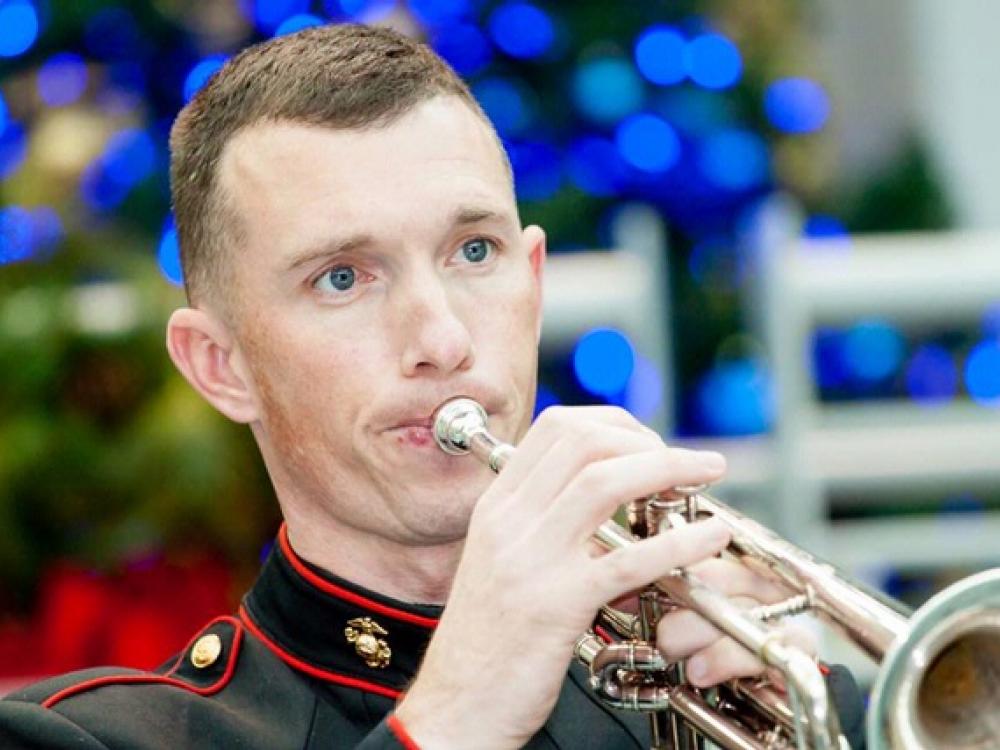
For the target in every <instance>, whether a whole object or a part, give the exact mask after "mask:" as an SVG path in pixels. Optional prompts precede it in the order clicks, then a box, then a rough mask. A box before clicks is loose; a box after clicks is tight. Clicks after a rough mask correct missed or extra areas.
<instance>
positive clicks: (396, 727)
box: [385, 714, 420, 750]
mask: <svg viewBox="0 0 1000 750" xmlns="http://www.w3.org/2000/svg"><path fill="white" fill-rule="evenodd" d="M385 723H386V724H387V725H388V726H389V731H390V732H392V733H393V734H394V735H396V739H397V740H399V744H400V745H402V746H403V747H405V748H406V750H420V745H418V744H417V743H416V742H414V741H413V738H412V737H411V736H410V733H409V732H407V731H406V727H404V726H403V722H401V721H400V720H399V717H398V716H396V714H389V718H388V719H386V721H385Z"/></svg>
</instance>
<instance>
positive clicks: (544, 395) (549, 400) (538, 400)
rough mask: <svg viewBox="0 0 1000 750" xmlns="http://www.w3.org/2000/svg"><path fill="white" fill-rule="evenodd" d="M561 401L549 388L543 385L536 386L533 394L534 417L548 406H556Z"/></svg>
mask: <svg viewBox="0 0 1000 750" xmlns="http://www.w3.org/2000/svg"><path fill="white" fill-rule="evenodd" d="M561 403H562V401H560V400H559V397H558V396H557V395H556V394H555V392H554V391H552V390H551V389H549V388H546V387H545V386H544V385H539V386H538V391H537V392H536V393H535V412H534V415H535V417H537V416H538V415H539V414H541V413H542V412H543V411H545V410H546V409H548V408H549V407H550V406H558V405H559V404H561Z"/></svg>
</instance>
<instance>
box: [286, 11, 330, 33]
mask: <svg viewBox="0 0 1000 750" xmlns="http://www.w3.org/2000/svg"><path fill="white" fill-rule="evenodd" d="M324 23H326V22H325V21H324V20H323V19H322V18H320V17H319V16H314V15H313V14H312V13H297V14H295V15H294V16H289V17H288V18H286V19H285V20H284V21H282V22H281V23H280V24H279V25H278V28H277V29H275V31H274V35H275V36H284V35H285V34H294V33H295V32H296V31H302V29H311V28H312V27H313V26H322V25H323V24H324Z"/></svg>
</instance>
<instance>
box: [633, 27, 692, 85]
mask: <svg viewBox="0 0 1000 750" xmlns="http://www.w3.org/2000/svg"><path fill="white" fill-rule="evenodd" d="M686 46H687V43H686V42H685V41H684V37H683V36H681V33H680V32H679V31H678V30H677V29H675V28H672V27H670V26H651V27H649V28H648V29H646V30H645V31H643V32H642V34H640V35H639V38H638V39H637V40H636V43H635V64H636V65H637V66H638V68H639V72H640V73H642V74H643V75H644V76H645V77H646V79H647V80H648V81H651V82H652V83H656V84H659V85H661V86H669V85H671V84H675V83H680V82H681V81H683V80H684V76H685V75H686V68H685V65H684V54H685V53H684V50H685V48H686Z"/></svg>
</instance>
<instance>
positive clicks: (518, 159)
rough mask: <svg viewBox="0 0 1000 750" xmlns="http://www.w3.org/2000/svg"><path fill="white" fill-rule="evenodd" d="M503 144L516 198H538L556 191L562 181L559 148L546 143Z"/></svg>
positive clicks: (548, 195)
mask: <svg viewBox="0 0 1000 750" xmlns="http://www.w3.org/2000/svg"><path fill="white" fill-rule="evenodd" d="M506 146H507V154H508V156H509V157H510V165H511V168H512V169H513V170H514V186H515V189H516V191H517V196H518V198H520V199H522V200H529V201H540V200H545V199H547V198H551V197H552V196H553V195H555V194H556V193H557V192H558V191H559V188H560V187H562V180H563V173H562V159H561V153H560V151H559V149H557V148H556V147H555V146H553V145H551V144H548V143H526V142H510V143H507V144H506Z"/></svg>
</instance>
